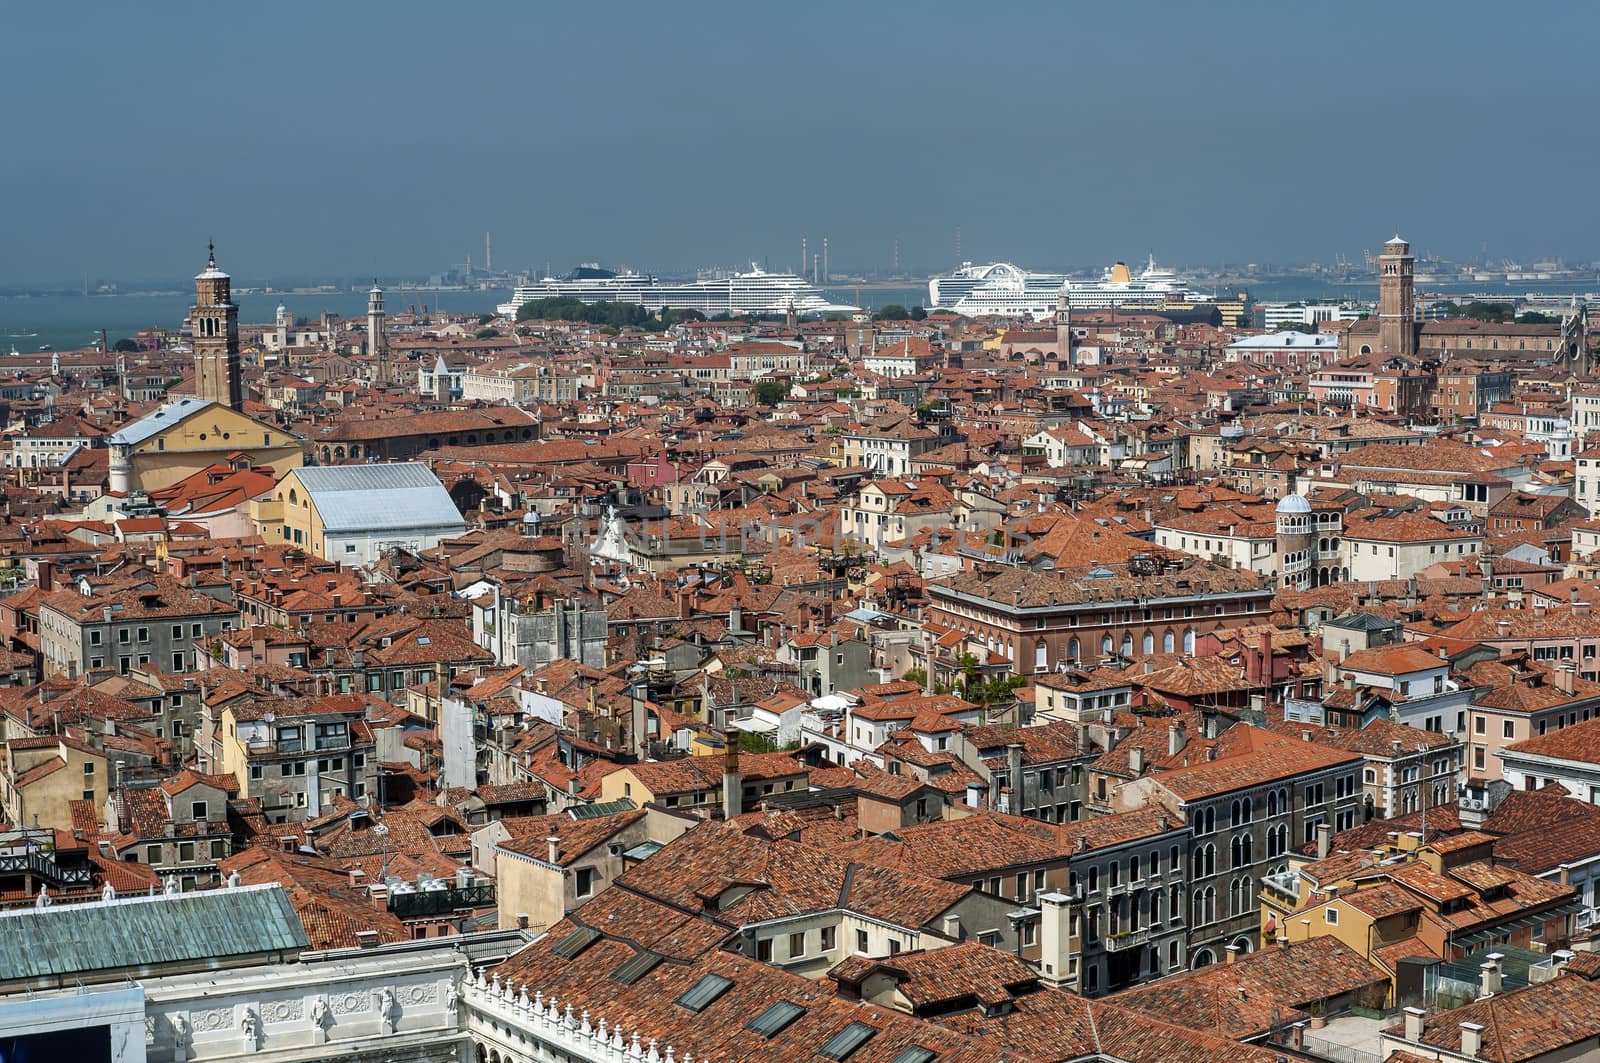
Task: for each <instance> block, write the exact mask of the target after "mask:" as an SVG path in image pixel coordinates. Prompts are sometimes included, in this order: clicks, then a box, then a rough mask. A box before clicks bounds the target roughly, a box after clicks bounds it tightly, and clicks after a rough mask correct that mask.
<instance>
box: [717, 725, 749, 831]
mask: <svg viewBox="0 0 1600 1063" xmlns="http://www.w3.org/2000/svg"><path fill="white" fill-rule="evenodd" d="M742 811H744V776H742V775H741V774H740V773H739V733H738V732H737V731H735V730H734V729H733V728H731V727H730V728H728V729H727V730H725V731H723V732H722V818H723V819H733V818H735V817H736V816H738V815H739V813H741V812H742Z"/></svg>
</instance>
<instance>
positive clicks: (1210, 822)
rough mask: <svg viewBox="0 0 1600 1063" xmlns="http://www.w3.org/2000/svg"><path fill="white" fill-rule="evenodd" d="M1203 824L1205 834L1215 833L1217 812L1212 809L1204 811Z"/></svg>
mask: <svg viewBox="0 0 1600 1063" xmlns="http://www.w3.org/2000/svg"><path fill="white" fill-rule="evenodd" d="M1205 824H1206V829H1205V833H1207V834H1213V833H1215V832H1216V829H1217V810H1216V809H1214V808H1208V809H1206V811H1205Z"/></svg>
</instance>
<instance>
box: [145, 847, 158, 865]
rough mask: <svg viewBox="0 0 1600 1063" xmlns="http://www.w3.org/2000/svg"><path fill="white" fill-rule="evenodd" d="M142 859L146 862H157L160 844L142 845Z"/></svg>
mask: <svg viewBox="0 0 1600 1063" xmlns="http://www.w3.org/2000/svg"><path fill="white" fill-rule="evenodd" d="M144 861H145V863H147V864H159V863H160V862H161V846H159V845H147V846H145V847H144Z"/></svg>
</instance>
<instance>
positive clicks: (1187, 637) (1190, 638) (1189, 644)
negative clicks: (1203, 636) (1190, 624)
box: [1183, 628, 1195, 656]
mask: <svg viewBox="0 0 1600 1063" xmlns="http://www.w3.org/2000/svg"><path fill="white" fill-rule="evenodd" d="M1194 634H1195V633H1194V628H1189V629H1187V630H1185V631H1184V633H1183V652H1184V653H1185V654H1188V655H1190V656H1193V654H1194Z"/></svg>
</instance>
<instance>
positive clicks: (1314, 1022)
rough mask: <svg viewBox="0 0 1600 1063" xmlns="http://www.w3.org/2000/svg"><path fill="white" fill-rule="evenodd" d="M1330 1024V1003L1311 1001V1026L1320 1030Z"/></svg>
mask: <svg viewBox="0 0 1600 1063" xmlns="http://www.w3.org/2000/svg"><path fill="white" fill-rule="evenodd" d="M1326 1025H1328V1005H1327V1003H1326V1002H1325V1001H1321V1000H1314V1001H1312V1002H1311V1028H1312V1029H1313V1030H1320V1029H1322V1028H1323V1027H1324V1026H1326Z"/></svg>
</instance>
